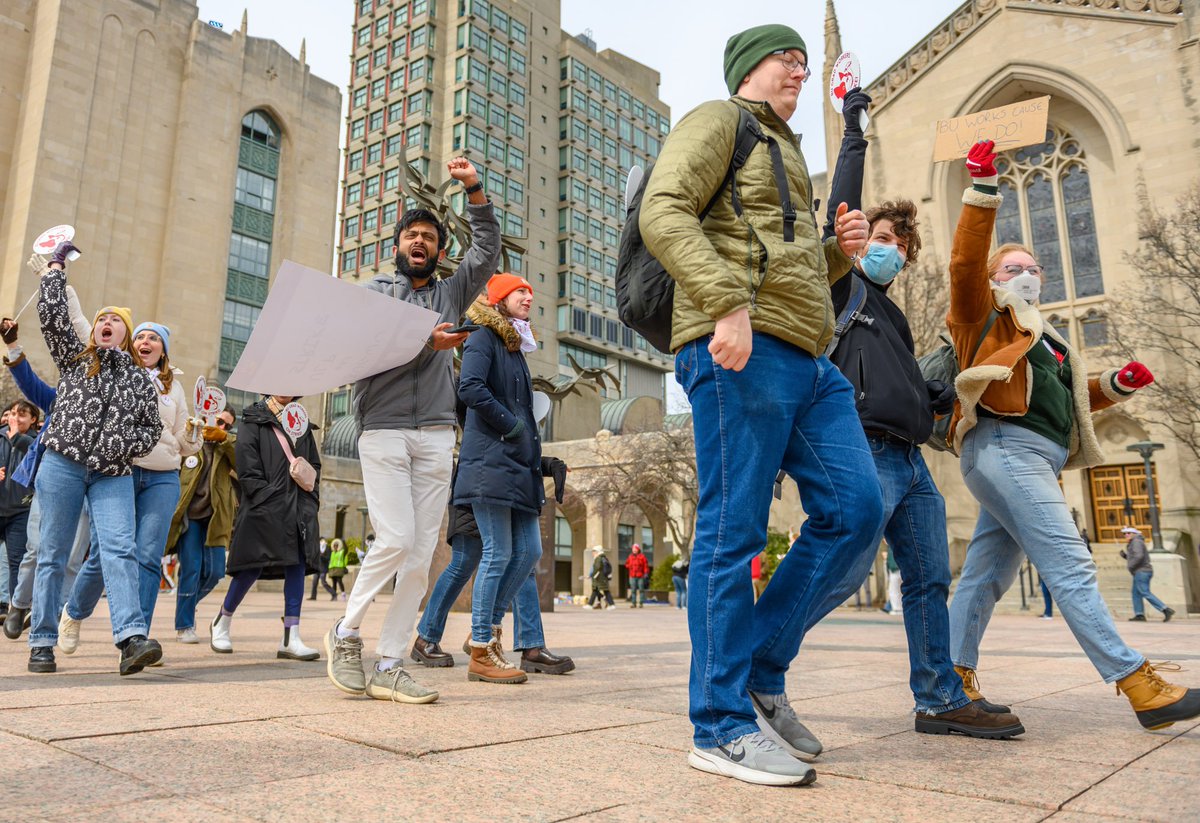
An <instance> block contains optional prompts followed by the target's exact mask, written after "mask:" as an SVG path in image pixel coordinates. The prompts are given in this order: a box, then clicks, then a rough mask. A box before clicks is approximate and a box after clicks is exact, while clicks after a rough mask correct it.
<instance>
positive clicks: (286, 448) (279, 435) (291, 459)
mask: <svg viewBox="0 0 1200 823" xmlns="http://www.w3.org/2000/svg"><path fill="white" fill-rule="evenodd" d="M271 431H273V432H275V438H276V439H277V440H278V441H279V445H280V446H282V447H283V456H284V457H286V458H287V461H288V463H289V464H292V463H295V462H296V456H295V455H294V454H292V447H291V446H290V445H288V442H287V437H285V436H284V434H283V432H281V431H280V430H279V429H277V428H275V427H274V426H272V427H271Z"/></svg>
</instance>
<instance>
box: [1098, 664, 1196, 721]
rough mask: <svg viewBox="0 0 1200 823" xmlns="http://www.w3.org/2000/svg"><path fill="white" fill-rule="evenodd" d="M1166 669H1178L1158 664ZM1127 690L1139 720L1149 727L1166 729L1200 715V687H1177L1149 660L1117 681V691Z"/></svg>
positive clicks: (1171, 665)
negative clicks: (1161, 675)
mask: <svg viewBox="0 0 1200 823" xmlns="http://www.w3.org/2000/svg"><path fill="white" fill-rule="evenodd" d="M1158 668H1159V669H1162V670H1164V671H1179V666H1177V665H1176V664H1174V663H1159V664H1158ZM1121 692H1124V693H1125V696H1126V697H1128V698H1129V703H1130V705H1132V706H1133V710H1134V712H1135V713H1136V714H1137V719H1138V722H1139V723H1141V724H1142V726H1143V727H1144V728H1147V729H1165V728H1166V727H1167V726H1170V725H1171V724H1172V723H1176V722H1178V721H1180V720H1191V719H1192V718H1193V717H1197V716H1200V690H1197V689H1185V688H1184V687H1183V686H1175V685H1172V684H1170V683H1168V682H1167V681H1165V680H1163V679H1162V678H1161V677H1159V676H1158V672H1157V671H1155V667H1154V666H1152V665H1150V661H1149V660H1145V661H1142V667H1141V668H1140V669H1138V670H1137V671H1136V672H1134V673H1133V674H1131V675H1129V676H1127V677H1123V678H1121V679H1120V680H1118V681H1117V693H1118V694H1120V693H1121Z"/></svg>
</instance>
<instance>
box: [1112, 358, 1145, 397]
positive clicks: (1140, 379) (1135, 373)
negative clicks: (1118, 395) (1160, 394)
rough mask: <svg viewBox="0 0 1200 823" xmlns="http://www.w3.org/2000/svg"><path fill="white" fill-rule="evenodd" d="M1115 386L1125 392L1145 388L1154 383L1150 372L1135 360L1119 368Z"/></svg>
mask: <svg viewBox="0 0 1200 823" xmlns="http://www.w3.org/2000/svg"><path fill="white" fill-rule="evenodd" d="M1115 379H1116V381H1117V386H1118V387H1120V388H1122V389H1124V390H1125V391H1134V390H1136V389H1141V388H1145V387H1146V386H1149V385H1150V384H1151V383H1153V382H1154V375H1153V374H1151V373H1150V370H1149V369H1148V368H1146V367H1145V366H1143V365H1142V364H1141V363H1139V362H1137V361H1136V360H1131V361H1130V362H1129V363H1126V364H1125V365H1124V366H1122V367H1121V370H1120V371H1119V372H1117V376H1116V378H1115Z"/></svg>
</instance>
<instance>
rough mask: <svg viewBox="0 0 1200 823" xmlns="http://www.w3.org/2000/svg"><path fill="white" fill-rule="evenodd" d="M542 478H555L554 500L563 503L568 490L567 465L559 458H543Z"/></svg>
mask: <svg viewBox="0 0 1200 823" xmlns="http://www.w3.org/2000/svg"><path fill="white" fill-rule="evenodd" d="M542 476H543V477H553V478H554V499H555V500H557V501H558V502H559V503H561V502H563V492H565V491H566V488H567V464H566V463H564V462H562V461H561V460H559V459H558V458H557V457H543V458H542Z"/></svg>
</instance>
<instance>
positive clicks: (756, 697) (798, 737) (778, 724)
mask: <svg viewBox="0 0 1200 823" xmlns="http://www.w3.org/2000/svg"><path fill="white" fill-rule="evenodd" d="M750 702H751V703H753V704H754V714H755V716H756V717H757V718H758V728H759V729H761V730H762V733H763V734H765V735H766V736H767V737H769V738H770V739H772V740H774V741H775V742H776V743H778V744H779V745H780V746H783V748H784V750H785V751H786V752H787V753H788V754H790V755H791V756H792V757H799V758H800V759H801V760H810V761H811V760H813V759H815V758H816V757H817V755H819V754H820V753H821V741H820V740H817V738H816V737H815V736H814V735H813V733H812V732H810V731H809V730H808V729H806V728H805V727H804V724H803V723H801V722H800V718H798V717H796V710H795V709H793V708H792V706H791V704H790V703H788V699H787V695H786V694H759V693H758V692H750Z"/></svg>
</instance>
